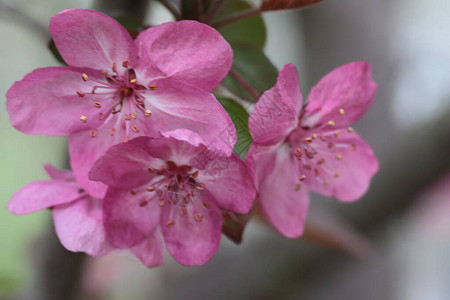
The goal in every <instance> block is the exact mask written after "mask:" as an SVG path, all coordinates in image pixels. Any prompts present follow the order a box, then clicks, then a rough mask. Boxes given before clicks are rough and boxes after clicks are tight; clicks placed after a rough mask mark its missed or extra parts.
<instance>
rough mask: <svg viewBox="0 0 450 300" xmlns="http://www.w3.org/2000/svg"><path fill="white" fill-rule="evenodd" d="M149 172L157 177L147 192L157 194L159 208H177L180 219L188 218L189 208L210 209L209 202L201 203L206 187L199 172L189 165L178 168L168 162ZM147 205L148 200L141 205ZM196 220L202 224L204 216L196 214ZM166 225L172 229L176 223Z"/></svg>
mask: <svg viewBox="0 0 450 300" xmlns="http://www.w3.org/2000/svg"><path fill="white" fill-rule="evenodd" d="M148 172H149V173H151V174H154V175H155V177H154V179H153V180H152V182H151V183H150V185H149V186H148V187H147V189H146V191H147V192H150V193H156V196H157V197H158V204H159V206H161V207H163V206H165V205H172V206H174V207H176V208H177V209H178V213H179V216H180V217H185V216H186V214H187V207H188V206H194V207H195V206H197V205H203V206H204V207H205V208H207V209H208V208H209V202H208V201H203V202H201V203H199V200H200V194H201V192H202V191H203V190H204V189H205V185H204V184H203V183H201V182H198V179H197V177H198V174H199V171H198V170H194V169H193V168H192V167H191V166H188V165H182V166H177V165H176V164H175V163H174V162H172V161H167V162H166V163H165V164H163V165H161V166H160V168H158V169H155V168H153V167H149V168H148ZM131 193H133V191H131ZM147 204H148V201H147V200H143V201H141V202H140V203H139V205H140V206H141V207H144V206H146V205H147ZM194 219H195V220H196V221H197V222H201V221H202V220H203V215H202V214H201V213H200V212H196V213H194ZM166 225H167V226H168V227H170V226H172V225H174V221H173V220H172V221H169V222H168V223H167V224H166Z"/></svg>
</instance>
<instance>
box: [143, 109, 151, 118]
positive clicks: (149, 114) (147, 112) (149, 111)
mask: <svg viewBox="0 0 450 300" xmlns="http://www.w3.org/2000/svg"><path fill="white" fill-rule="evenodd" d="M151 114H152V111H151V110H150V109H146V110H145V113H144V115H145V116H146V117H150V116H151Z"/></svg>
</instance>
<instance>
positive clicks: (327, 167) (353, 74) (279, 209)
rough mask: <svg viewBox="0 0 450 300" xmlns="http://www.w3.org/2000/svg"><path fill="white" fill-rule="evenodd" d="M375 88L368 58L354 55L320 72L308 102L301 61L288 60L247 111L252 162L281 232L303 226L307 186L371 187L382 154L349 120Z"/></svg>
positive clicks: (351, 196) (356, 191)
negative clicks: (301, 83) (300, 75)
mask: <svg viewBox="0 0 450 300" xmlns="http://www.w3.org/2000/svg"><path fill="white" fill-rule="evenodd" d="M376 89H377V85H376V83H375V82H373V80H372V78H371V75H370V65H369V64H368V63H366V62H353V63H349V64H347V65H344V66H341V67H339V68H337V69H335V70H333V71H332V72H330V73H329V74H328V75H326V76H325V77H324V78H322V79H321V80H320V81H319V83H318V84H317V85H316V86H315V87H313V88H312V90H311V92H310V94H309V97H308V100H307V101H306V104H305V105H303V97H302V94H301V92H300V87H299V82H298V76H297V69H296V68H295V66H293V65H291V64H288V65H286V66H284V68H283V69H282V70H281V72H280V74H279V76H278V80H277V83H276V85H275V86H274V87H273V88H272V89H270V90H268V91H266V92H265V93H264V94H263V95H262V96H261V99H260V100H259V102H258V103H257V104H256V106H255V108H254V110H253V111H252V113H251V114H250V119H249V127H250V132H251V135H252V137H253V140H254V144H253V145H252V147H251V148H250V151H249V154H248V162H249V164H250V165H252V166H253V167H254V169H255V173H256V182H257V187H258V190H259V194H258V201H259V204H260V206H261V208H262V211H263V213H264V215H265V217H266V218H267V219H268V220H269V221H270V222H271V223H272V224H273V226H274V227H275V228H276V229H277V230H278V231H279V232H280V233H282V234H283V235H285V236H287V237H298V236H300V235H301V234H302V233H303V226H304V222H305V218H306V215H307V211H308V205H309V190H312V191H315V192H318V193H320V194H322V195H325V196H334V197H336V198H338V199H339V200H340V201H354V200H356V199H358V198H360V197H361V196H362V195H363V194H364V193H365V192H366V191H367V189H368V187H369V184H370V180H371V178H372V176H373V175H374V174H375V173H376V172H377V171H378V161H377V159H376V157H375V155H374V153H373V151H372V149H371V148H370V146H369V145H368V144H367V143H366V142H365V141H364V140H363V139H362V138H360V137H359V135H358V134H357V133H356V132H355V131H354V130H353V128H351V127H348V126H349V125H351V124H353V123H354V122H356V121H357V120H358V119H359V118H360V117H361V116H362V115H363V114H364V112H365V111H366V110H367V109H368V108H369V106H370V105H371V104H372V102H373V101H374V96H375V92H376Z"/></svg>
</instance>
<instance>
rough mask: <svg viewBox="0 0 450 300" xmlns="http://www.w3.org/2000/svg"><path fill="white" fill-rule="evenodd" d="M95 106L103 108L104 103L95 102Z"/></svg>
mask: <svg viewBox="0 0 450 300" xmlns="http://www.w3.org/2000/svg"><path fill="white" fill-rule="evenodd" d="M94 107H95V108H101V107H102V104H101V103H100V102H94Z"/></svg>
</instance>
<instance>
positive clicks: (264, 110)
mask: <svg viewBox="0 0 450 300" xmlns="http://www.w3.org/2000/svg"><path fill="white" fill-rule="evenodd" d="M302 102H303V97H302V94H301V92H300V86H299V82H298V75H297V69H296V68H295V66H293V65H292V64H287V65H286V66H284V68H283V69H282V70H281V71H280V74H279V75H278V79H277V83H276V84H275V86H274V87H273V88H271V89H270V90H268V91H266V92H264V94H263V95H262V96H261V99H260V100H259V101H258V103H257V104H256V106H255V108H254V109H253V111H252V112H251V113H250V118H249V128H250V134H251V135H252V137H253V141H254V142H255V143H257V144H260V145H270V144H276V143H278V142H280V141H281V140H283V139H284V138H286V136H287V135H288V134H289V133H290V132H291V130H292V129H294V128H295V127H297V124H298V116H299V112H300V109H301V106H302Z"/></svg>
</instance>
